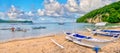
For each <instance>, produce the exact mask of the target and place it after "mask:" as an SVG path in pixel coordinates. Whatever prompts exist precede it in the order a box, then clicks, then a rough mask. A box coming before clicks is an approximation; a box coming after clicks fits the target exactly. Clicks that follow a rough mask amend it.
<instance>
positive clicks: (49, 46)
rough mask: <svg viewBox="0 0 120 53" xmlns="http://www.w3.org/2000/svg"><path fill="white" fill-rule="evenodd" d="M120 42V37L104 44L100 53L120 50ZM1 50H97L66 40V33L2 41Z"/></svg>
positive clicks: (67, 52) (54, 52)
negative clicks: (62, 47) (59, 45)
mask: <svg viewBox="0 0 120 53" xmlns="http://www.w3.org/2000/svg"><path fill="white" fill-rule="evenodd" d="M79 33H81V32H79ZM84 33H85V34H86V33H87V34H86V35H89V34H88V32H84ZM84 33H83V34H84ZM98 37H101V38H105V37H103V36H98ZM98 37H96V38H98ZM50 39H54V40H55V41H56V42H58V43H59V44H61V45H62V46H64V47H65V48H64V49H61V48H60V47H58V46H57V45H56V44H54V43H53V42H52V41H51V40H50ZM105 39H106V38H105ZM119 44H120V39H119V40H117V41H115V42H112V43H109V44H107V45H106V46H103V47H102V48H101V50H100V52H99V53H109V52H111V53H115V52H119V51H120V48H119V47H120V45H119ZM116 48H117V49H116ZM0 52H2V53H95V51H93V49H92V48H89V47H85V46H81V45H79V44H75V43H73V42H70V41H68V40H66V39H65V34H63V33H59V34H53V35H49V36H42V37H37V38H28V39H22V40H13V41H9V42H4V43H0Z"/></svg>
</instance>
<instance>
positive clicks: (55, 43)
mask: <svg viewBox="0 0 120 53" xmlns="http://www.w3.org/2000/svg"><path fill="white" fill-rule="evenodd" d="M51 41H52V42H53V43H55V44H56V45H57V46H59V47H60V48H62V49H63V48H64V47H63V46H62V45H60V44H59V43H57V42H56V41H55V40H53V39H51Z"/></svg>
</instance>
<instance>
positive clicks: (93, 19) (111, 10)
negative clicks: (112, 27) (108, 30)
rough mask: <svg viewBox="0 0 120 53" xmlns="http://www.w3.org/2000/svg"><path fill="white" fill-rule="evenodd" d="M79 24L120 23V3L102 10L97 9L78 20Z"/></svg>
mask: <svg viewBox="0 0 120 53" xmlns="http://www.w3.org/2000/svg"><path fill="white" fill-rule="evenodd" d="M76 22H78V23H80V22H88V23H97V22H108V23H119V22H120V1H119V2H114V3H112V4H110V5H106V6H104V7H102V8H99V9H95V10H93V11H91V12H89V13H87V14H85V15H84V16H82V17H80V18H78V19H77V21H76Z"/></svg>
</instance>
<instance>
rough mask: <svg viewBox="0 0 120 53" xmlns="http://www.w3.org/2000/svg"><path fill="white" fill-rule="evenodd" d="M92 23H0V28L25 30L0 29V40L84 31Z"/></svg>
mask: <svg viewBox="0 0 120 53" xmlns="http://www.w3.org/2000/svg"><path fill="white" fill-rule="evenodd" d="M40 26H42V27H46V28H44V29H32V27H40ZM92 26H93V24H88V23H65V24H63V25H59V24H58V23H34V24H33V23H1V24H0V29H2V28H11V27H20V28H22V29H26V30H27V31H26V32H23V31H15V32H12V31H11V30H0V42H4V41H9V40H13V39H19V38H23V39H24V38H28V37H31V38H32V37H39V36H45V35H50V34H56V33H62V32H76V31H84V30H86V29H85V28H86V27H92Z"/></svg>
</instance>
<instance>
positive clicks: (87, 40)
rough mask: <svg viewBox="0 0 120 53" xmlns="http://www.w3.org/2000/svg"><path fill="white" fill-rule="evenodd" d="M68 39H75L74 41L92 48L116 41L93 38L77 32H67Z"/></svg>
mask: <svg viewBox="0 0 120 53" xmlns="http://www.w3.org/2000/svg"><path fill="white" fill-rule="evenodd" d="M66 39H68V40H70V41H73V42H74V43H77V44H80V45H83V46H87V47H92V48H93V47H95V46H99V47H102V46H105V45H106V44H108V43H110V42H112V41H114V40H103V39H97V38H92V37H89V36H84V35H80V34H77V33H66Z"/></svg>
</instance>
